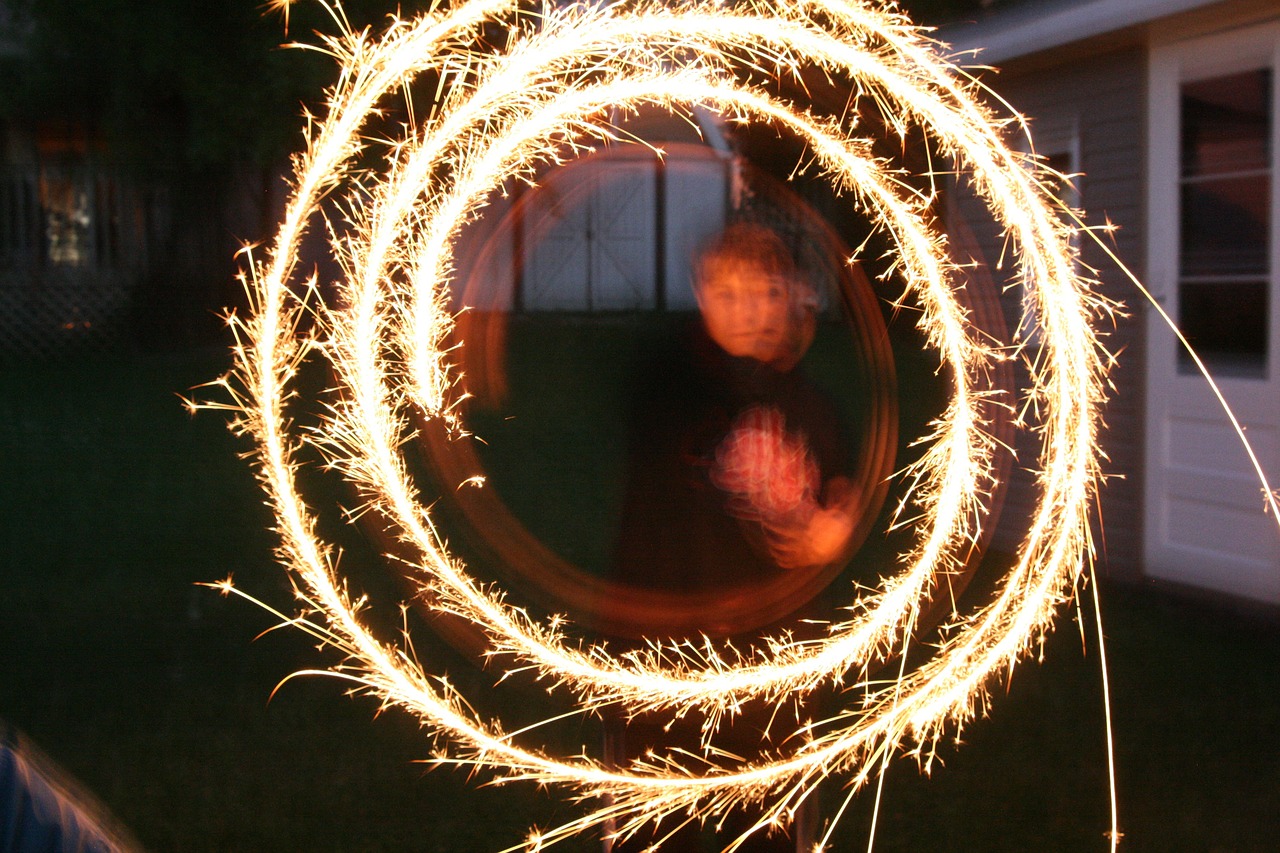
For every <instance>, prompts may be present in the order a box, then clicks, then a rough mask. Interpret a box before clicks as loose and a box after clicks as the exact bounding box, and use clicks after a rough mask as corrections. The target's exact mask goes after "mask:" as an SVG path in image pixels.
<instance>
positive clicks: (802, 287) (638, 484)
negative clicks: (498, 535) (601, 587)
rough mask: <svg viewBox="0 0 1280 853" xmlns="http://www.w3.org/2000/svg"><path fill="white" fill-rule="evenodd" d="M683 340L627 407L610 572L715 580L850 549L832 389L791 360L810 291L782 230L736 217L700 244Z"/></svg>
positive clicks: (659, 581) (626, 577) (652, 583)
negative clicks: (623, 490) (628, 444)
mask: <svg viewBox="0 0 1280 853" xmlns="http://www.w3.org/2000/svg"><path fill="white" fill-rule="evenodd" d="M694 291H695V294H696V296H697V301H698V308H699V312H700V315H701V324H700V327H699V328H698V329H697V330H696V331H695V332H694V335H693V341H692V343H691V345H690V346H689V348H688V350H689V351H688V352H687V353H684V354H680V355H678V356H677V357H676V358H674V359H668V360H667V362H666V363H662V364H660V365H659V368H658V370H657V371H656V383H655V385H656V387H655V388H652V389H650V390H649V392H648V393H646V394H645V395H644V398H645V399H644V402H643V404H642V405H641V406H640V411H638V412H637V416H636V418H635V419H634V422H635V425H636V431H635V434H634V435H633V437H632V459H631V471H630V482H629V488H628V494H627V500H626V502H625V505H624V509H623V518H622V525H621V535H620V537H619V543H618V550H617V555H616V561H615V564H616V566H617V568H618V572H619V580H622V581H624V582H626V583H631V584H635V585H638V586H647V587H651V588H661V589H667V590H692V589H700V590H706V589H708V588H712V587H721V588H725V589H730V588H736V587H741V586H744V585H749V584H751V583H752V582H754V581H758V580H760V579H761V578H762V577H764V576H767V575H769V574H770V573H776V572H778V571H785V570H790V569H798V568H804V567H811V566H818V565H829V564H831V563H834V562H836V561H838V560H840V559H842V558H845V557H847V556H848V555H847V554H845V549H846V547H847V546H848V544H849V541H850V538H851V536H852V532H853V528H854V522H855V520H856V519H855V517H854V504H853V502H852V500H851V495H850V485H849V480H848V478H847V477H846V476H845V468H846V457H847V452H846V445H845V443H844V442H843V441H842V438H841V435H840V430H839V426H838V424H837V421H836V417H835V412H834V409H833V408H832V406H831V405H830V403H829V402H828V401H827V400H826V399H825V398H824V397H823V396H822V395H820V394H819V393H818V392H817V391H816V390H815V389H813V388H812V387H811V386H810V385H809V384H808V383H807V382H806V381H805V380H804V378H803V376H802V375H801V374H800V372H799V371H798V370H797V369H796V365H797V364H798V362H799V361H800V359H801V357H802V356H803V355H804V352H805V350H807V349H808V346H809V343H810V342H811V341H812V339H813V329H814V323H815V318H814V315H815V311H816V299H815V298H814V295H813V293H812V290H811V289H809V287H808V286H807V285H806V284H804V283H802V282H800V281H799V279H798V276H797V273H796V270H795V267H794V264H793V262H792V260H791V256H790V253H789V251H788V250H787V247H786V245H785V244H784V243H783V241H782V240H781V238H780V237H779V236H778V235H777V234H776V233H775V232H773V231H772V230H771V229H768V228H766V227H764V226H760V225H754V224H738V225H733V226H730V227H729V228H727V229H726V230H725V231H723V232H722V233H721V234H719V235H718V236H717V237H716V238H715V239H713V240H712V241H711V242H710V243H709V244H708V245H707V247H706V248H705V249H704V250H703V251H702V253H701V254H700V256H699V258H698V260H697V264H696V266H695V270H694Z"/></svg>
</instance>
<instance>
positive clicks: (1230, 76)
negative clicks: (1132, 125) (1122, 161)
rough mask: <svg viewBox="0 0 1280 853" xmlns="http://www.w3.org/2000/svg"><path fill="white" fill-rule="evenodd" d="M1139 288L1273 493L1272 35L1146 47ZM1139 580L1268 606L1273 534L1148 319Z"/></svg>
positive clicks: (1276, 426)
mask: <svg viewBox="0 0 1280 853" xmlns="http://www.w3.org/2000/svg"><path fill="white" fill-rule="evenodd" d="M1151 60H1152V61H1151V66H1150V89H1149V92H1150V101H1149V118H1148V127H1149V130H1150V140H1149V151H1150V174H1149V178H1150V180H1149V183H1148V187H1149V191H1148V192H1149V194H1148V208H1147V210H1148V235H1149V239H1148V253H1149V254H1148V263H1147V272H1148V278H1149V282H1148V283H1149V284H1150V286H1151V287H1152V290H1153V291H1154V292H1155V293H1156V295H1157V297H1158V298H1159V300H1160V302H1161V304H1162V305H1163V306H1164V308H1165V310H1166V311H1168V313H1169V314H1170V315H1171V316H1172V317H1173V318H1174V319H1176V320H1177V322H1178V324H1179V326H1180V327H1181V328H1182V330H1183V331H1184V333H1186V334H1187V336H1188V337H1189V338H1191V339H1192V342H1193V344H1194V345H1195V346H1196V349H1197V351H1198V352H1199V353H1200V355H1201V356H1202V357H1203V359H1204V360H1205V362H1206V363H1207V365H1208V366H1209V369H1210V370H1211V371H1212V372H1213V373H1214V375H1215V377H1216V378H1217V381H1218V384H1219V385H1220V386H1221V388H1222V391H1223V393H1224V394H1225V396H1226V398H1227V400H1228V401H1229V403H1230V405H1231V407H1232V408H1233V409H1234V411H1235V413H1236V415H1237V417H1238V418H1239V419H1240V421H1241V422H1242V423H1243V424H1244V425H1245V427H1246V429H1247V432H1248V436H1249V440H1250V441H1251V443H1252V444H1253V447H1254V449H1255V451H1256V452H1257V454H1258V457H1259V460H1260V461H1261V463H1262V466H1263V467H1264V469H1265V470H1266V473H1267V476H1268V477H1269V478H1270V479H1271V481H1272V485H1273V486H1275V487H1280V323H1278V322H1277V316H1278V315H1280V287H1278V286H1277V285H1278V283H1280V256H1278V248H1280V229H1278V222H1280V217H1278V216H1277V211H1278V210H1280V180H1277V176H1278V171H1277V168H1276V152H1277V150H1280V144H1278V141H1280V121H1277V117H1278V115H1280V110H1278V109H1277V106H1278V103H1280V102H1278V100H1277V89H1278V88H1280V87H1277V85H1276V84H1277V68H1280V24H1274V23H1273V24H1268V25H1264V26H1260V27H1253V28H1249V29H1245V30H1237V31H1233V32H1229V33H1224V34H1219V35H1214V36H1207V37H1201V38H1195V39H1185V40H1182V41H1177V42H1171V43H1169V44H1166V45H1161V46H1157V47H1154V48H1153V50H1152V56H1151ZM1148 316H1149V317H1150V320H1149V322H1148V328H1147V340H1148V369H1147V370H1148V372H1147V424H1146V447H1147V457H1146V471H1145V506H1146V518H1145V525H1144V540H1145V541H1144V558H1145V563H1146V565H1145V570H1146V573H1147V575H1149V576H1151V577H1155V578H1161V579H1166V580H1170V581H1175V582H1178V583H1181V584H1188V585H1192V586H1196V587H1201V588H1206V589H1212V590H1216V591H1220V592H1224V593H1228V594H1230V595H1234V596H1241V597H1246V598H1250V599H1255V600H1260V601H1266V602H1274V603H1280V527H1278V526H1277V524H1276V519H1275V518H1273V517H1271V516H1270V515H1268V514H1267V513H1266V512H1265V511H1264V505H1263V497H1262V489H1261V485H1260V483H1259V481H1258V478H1257V476H1256V475H1255V473H1254V471H1253V469H1252V467H1251V465H1250V463H1249V460H1248V457H1247V456H1246V454H1245V452H1244V450H1243V449H1242V447H1241V445H1240V442H1239V441H1238V440H1237V439H1236V437H1235V436H1234V434H1233V432H1232V430H1231V427H1230V424H1229V422H1228V421H1227V419H1226V417H1225V416H1224V415H1223V413H1222V411H1221V410H1220V408H1219V407H1218V405H1217V403H1216V401H1215V399H1214V397H1213V395H1212V393H1211V390H1210V388H1209V386H1208V384H1207V383H1206V382H1205V380H1204V379H1203V378H1202V377H1201V376H1200V375H1199V373H1198V372H1197V371H1196V369H1195V367H1194V365H1193V364H1192V362H1191V361H1190V359H1189V358H1188V357H1187V356H1186V355H1185V353H1183V352H1182V351H1181V348H1180V347H1179V345H1178V344H1177V342H1176V340H1175V339H1174V337H1173V335H1172V334H1171V332H1170V331H1169V329H1168V328H1167V327H1166V326H1165V325H1164V324H1163V322H1162V321H1161V320H1160V319H1159V317H1158V316H1157V315H1156V312H1155V311H1149V312H1148Z"/></svg>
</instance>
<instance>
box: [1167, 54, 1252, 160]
mask: <svg viewBox="0 0 1280 853" xmlns="http://www.w3.org/2000/svg"><path fill="white" fill-rule="evenodd" d="M1270 103H1271V69H1269V68H1261V69H1258V70H1256V71H1246V72H1244V73H1243V74H1232V75H1230V76H1227V77H1214V78H1211V79H1209V80H1198V81H1196V82H1194V83H1185V84H1183V86H1182V174H1183V175H1184V176H1193V175H1206V174H1222V173H1224V172H1242V171H1247V170H1250V169H1267V168H1269V167H1270V165H1271V144H1270V140H1271V116H1270V113H1269V109H1268V107H1269V105H1270Z"/></svg>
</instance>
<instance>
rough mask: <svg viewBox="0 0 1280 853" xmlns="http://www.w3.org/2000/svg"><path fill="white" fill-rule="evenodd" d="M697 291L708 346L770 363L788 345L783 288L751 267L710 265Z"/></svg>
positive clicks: (785, 302) (786, 309)
mask: <svg viewBox="0 0 1280 853" xmlns="http://www.w3.org/2000/svg"><path fill="white" fill-rule="evenodd" d="M704 276H705V277H704V279H703V281H702V282H701V285H700V286H699V287H698V291H697V293H698V308H699V309H700V310H701V311H702V321H703V323H705V324H706V327H707V334H708V335H710V336H711V340H713V341H715V342H716V344H717V345H718V346H719V347H720V348H721V349H723V350H724V351H725V352H727V353H729V355H732V356H737V357H739V358H754V359H755V360H757V361H763V362H771V361H774V360H776V359H777V358H779V357H780V356H781V355H782V351H783V348H784V346H785V344H786V340H787V323H788V319H789V307H790V305H789V299H788V292H787V285H786V282H784V281H782V280H780V279H778V278H777V277H775V276H771V275H769V274H767V273H766V272H765V271H763V270H761V269H758V268H756V267H754V266H752V265H749V264H736V263H733V262H728V263H720V264H712V265H711V266H710V268H709V269H707V270H706V271H705V272H704Z"/></svg>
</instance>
